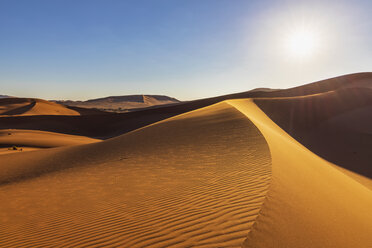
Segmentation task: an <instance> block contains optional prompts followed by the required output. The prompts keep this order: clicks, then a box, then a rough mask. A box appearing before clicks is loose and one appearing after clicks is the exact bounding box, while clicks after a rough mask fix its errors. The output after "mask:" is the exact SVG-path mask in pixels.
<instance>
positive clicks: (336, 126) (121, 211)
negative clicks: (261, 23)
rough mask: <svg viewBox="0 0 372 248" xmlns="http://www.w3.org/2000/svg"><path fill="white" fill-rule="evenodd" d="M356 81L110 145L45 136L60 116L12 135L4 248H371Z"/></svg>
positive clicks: (2, 165) (236, 107)
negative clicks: (37, 128) (12, 147)
mask: <svg viewBox="0 0 372 248" xmlns="http://www.w3.org/2000/svg"><path fill="white" fill-rule="evenodd" d="M367 76H368V77H369V76H370V75H367ZM354 77H356V76H352V77H350V78H347V79H348V80H350V82H353V84H348V87H347V88H348V90H347V91H345V90H343V89H342V88H339V87H342V85H344V84H345V78H344V77H341V78H340V79H339V80H338V81H337V80H335V79H331V80H329V81H324V82H321V83H316V84H314V85H317V87H314V85H313V86H312V87H310V86H308V85H307V86H304V87H303V88H300V89H290V90H287V91H285V90H284V91H280V92H276V91H267V93H266V92H264V93H262V94H270V95H267V96H266V97H264V96H263V95H259V97H243V98H242V99H233V98H238V97H230V98H232V99H220V98H218V99H217V98H216V99H217V100H216V99H213V100H208V101H209V102H208V101H204V102H196V103H188V105H184V106H181V107H180V106H176V107H165V108H164V113H163V112H161V114H159V113H160V112H159V111H160V110H152V112H151V113H150V114H151V115H149V114H148V112H143V113H147V115H148V116H151V117H149V118H150V119H151V120H152V124H148V123H147V122H146V125H142V124H141V126H138V128H137V129H135V130H133V131H130V132H127V133H125V134H122V135H119V136H116V137H114V138H109V139H106V140H103V141H101V140H99V139H95V138H93V136H94V135H88V136H90V137H87V136H83V135H77V134H75V135H72V134H71V133H73V132H70V134H67V133H69V132H67V131H68V130H70V129H67V128H66V126H61V130H65V131H66V132H65V133H63V132H60V133H57V132H47V131H45V130H44V131H42V130H43V127H46V124H45V123H47V124H48V125H51V124H50V123H53V122H52V121H51V120H54V119H53V118H57V117H50V119H49V121H48V122H47V121H45V118H46V117H43V118H44V119H43V120H44V122H40V123H41V124H40V127H41V128H40V129H39V130H29V129H24V128H18V129H11V130H10V129H2V130H0V144H1V145H2V148H0V200H1V204H0V246H1V247H286V248H291V247H293V248H298V247H305V248H306V247H345V248H350V247H361V248H363V247H365V248H368V247H371V244H372V235H371V234H372V225H371V223H372V214H371V212H370V211H371V206H372V180H371V179H370V178H371V175H370V174H369V173H370V171H371V169H370V166H369V167H368V166H367V165H368V164H369V165H371V161H372V159H370V158H371V157H368V150H370V147H369V148H368V144H369V142H371V138H370V137H371V135H372V134H371V129H370V125H368V123H370V122H371V116H372V115H371V112H370V109H371V107H372V101H371V99H372V98H371V96H372V93H371V91H369V90H370V89H369V86H370V84H368V83H366V75H363V76H362V80H359V77H360V76H357V78H358V80H359V81H358V80H357V81H358V82H359V83H358V82H356V81H355V80H356V79H355V78H354ZM341 79H342V80H341ZM339 81H340V82H342V83H338V82H339ZM346 81H347V80H346ZM367 81H368V80H367ZM355 82H356V83H355ZM369 82H372V81H369ZM340 85H341V86H340ZM350 85H354V86H353V87H350ZM355 85H356V86H355ZM314 88H315V89H317V91H316V90H314ZM350 89H352V90H350ZM296 92H302V93H301V94H302V95H297V93H296ZM350 92H351V93H350ZM254 94H261V93H260V92H258V93H257V92H255V93H254ZM272 94H277V95H272ZM288 95H290V96H288ZM247 96H248V95H247ZM207 103H209V104H207ZM185 106H186V107H185ZM190 106H192V107H190ZM197 106H199V107H197ZM324 106H326V107H324ZM181 108H183V110H182V111H184V112H183V113H179V112H182V111H181V110H180V109H181ZM190 108H193V109H191V110H190ZM177 111H179V112H177ZM155 113H156V115H155ZM165 113H166V114H165ZM169 113H171V115H173V117H172V116H169V115H170V114H169ZM174 113H177V114H174ZM167 114H169V115H167ZM133 115H134V114H131V115H130V116H133ZM137 115H138V114H137ZM154 116H155V117H154ZM159 116H162V118H163V120H160V121H159V119H158V118H159ZM110 117H111V116H105V117H102V118H110ZM112 117H113V120H119V119H120V118H122V119H120V123H124V122H123V120H128V119H125V118H126V117H121V116H116V115H115V116H114V115H112ZM3 118H6V121H7V122H9V123H14V122H16V121H20V120H22V121H24V120H26V119H22V118H20V119H19V117H14V119H11V118H10V117H9V116H7V117H3ZM27 118H31V117H27ZM32 118H34V119H35V120H38V118H39V117H37V116H36V117H32ZM48 118H49V117H48ZM58 118H59V117H58ZM64 118H67V117H61V118H60V120H65V119H64ZM68 118H70V117H68ZM81 118H83V117H81ZM87 118H88V119H87V120H90V119H89V118H93V117H87ZM94 118H98V117H97V116H95V117H94ZM115 118H116V119H115ZM4 120H5V119H4ZM66 120H67V119H66ZM68 120H70V119H68ZM84 120H85V119H84ZM352 120H358V121H357V122H361V123H363V124H355V123H354V122H353V121H352ZM72 121H76V120H75V119H73V120H72V119H71V122H69V123H72ZM85 121H86V120H85ZM0 122H1V120H0ZM112 122H114V121H112ZM34 123H36V122H34ZM43 123H44V124H43ZM82 123H83V124H84V122H82ZM97 123H98V122H97ZM99 123H101V124H97V125H107V124H105V123H104V122H99ZM102 123H103V124H102ZM143 123H145V122H143ZM83 124H81V125H80V126H79V128H81V129H83V127H84V126H83ZM93 124H94V123H92V124H91V125H93ZM124 124H125V123H124ZM124 124H123V125H124ZM0 125H1V124H0ZM22 125H23V123H20V125H19V127H22ZM33 125H34V124H33ZM43 125H44V126H43ZM114 125H115V126H118V124H117V123H116V124H112V126H111V127H114ZM130 125H133V124H132V122H130ZM131 128H132V126H131ZM108 129H109V128H108ZM71 130H73V129H71ZM74 130H75V129H74ZM74 130H73V131H74ZM76 130H77V131H76V132H78V131H79V130H80V129H76ZM327 130H332V131H329V132H327ZM93 131H95V130H94V129H91V132H92V133H93ZM74 132H75V131H74ZM324 133H325V134H324ZM308 134H313V135H311V136H307V135H308ZM315 134H318V135H315ZM320 134H322V135H320ZM354 135H355V136H357V137H364V139H363V140H362V141H360V142H357V141H355V140H354V139H352V138H351V137H353V136H354ZM332 137H339V139H341V137H344V139H345V140H347V141H349V143H350V142H354V143H352V144H354V146H353V149H357V151H358V153H354V152H350V154H353V155H352V156H354V158H355V159H354V161H355V162H354V163H352V162H351V161H352V160H350V159H348V156H346V155H345V154H340V156H337V153H338V152H339V151H341V153H342V152H345V153H347V151H348V149H351V148H350V147H349V146H348V145H344V144H338V143H340V142H336V143H332ZM322 138H323V139H324V142H325V143H327V144H333V146H334V147H332V148H330V149H327V148H324V147H322V146H321V145H320V144H321V142H320V141H319V140H320V139H322ZM346 143H348V142H346ZM11 145H16V146H19V147H24V148H25V150H24V151H22V152H21V151H10V152H8V153H5V152H3V153H1V151H2V150H5V149H8V148H7V147H8V146H11ZM1 149H2V150H1ZM27 149H29V150H27ZM36 149H37V150H36ZM8 151H9V150H8ZM314 151H315V152H314ZM343 158H344V159H343ZM368 159H370V160H368ZM335 161H341V163H336V162H335Z"/></svg>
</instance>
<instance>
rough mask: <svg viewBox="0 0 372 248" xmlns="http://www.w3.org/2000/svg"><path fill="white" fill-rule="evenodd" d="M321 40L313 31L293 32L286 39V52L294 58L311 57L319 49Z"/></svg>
mask: <svg viewBox="0 0 372 248" xmlns="http://www.w3.org/2000/svg"><path fill="white" fill-rule="evenodd" d="M319 38H320V37H319V35H318V33H317V32H315V31H314V30H311V29H306V28H300V29H297V30H293V31H292V32H290V33H289V34H288V36H287V37H286V40H285V46H286V50H287V52H288V53H289V55H291V56H292V57H297V58H306V57H310V56H312V55H314V53H316V52H317V50H318V49H319Z"/></svg>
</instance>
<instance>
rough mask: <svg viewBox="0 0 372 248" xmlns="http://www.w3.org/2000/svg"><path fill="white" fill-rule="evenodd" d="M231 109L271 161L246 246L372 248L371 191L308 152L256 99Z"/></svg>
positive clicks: (240, 101)
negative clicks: (256, 133)
mask: <svg viewBox="0 0 372 248" xmlns="http://www.w3.org/2000/svg"><path fill="white" fill-rule="evenodd" d="M229 104H231V105H232V106H234V107H236V108H237V109H238V110H240V111H241V112H242V113H244V114H245V115H246V116H247V117H248V118H249V119H250V120H251V121H252V122H253V123H254V124H255V125H256V126H257V127H258V129H259V130H260V131H261V132H262V134H263V135H264V137H265V139H266V141H267V142H268V145H269V147H270V153H271V157H272V179H271V184H270V188H269V191H268V193H267V195H266V199H265V202H264V205H263V207H262V209H261V211H260V214H259V216H258V218H257V220H256V222H255V225H254V227H253V228H252V230H251V231H250V233H249V235H248V238H247V240H246V241H245V243H244V247H255V248H260V247H265V248H267V247H283V248H292V247H293V248H298V247H303V248H307V247H309V248H310V247H311V248H314V247H323V248H324V247H339V248H342V247H344V248H350V247H359V248H368V247H371V244H372V236H371V233H372V225H371V223H372V215H371V214H370V211H371V206H372V191H371V190H370V189H368V188H367V187H365V186H363V185H362V184H360V183H359V182H357V181H355V180H354V179H352V178H351V177H349V176H348V175H346V174H344V173H342V172H341V171H340V170H338V169H336V168H335V166H334V165H332V164H330V163H328V162H326V161H325V160H322V159H321V158H319V157H318V156H316V155H315V154H313V153H312V152H310V151H309V150H307V149H306V148H305V147H303V146H302V145H301V144H300V143H298V142H297V141H296V140H294V139H293V138H292V137H291V136H289V135H288V134H287V133H285V132H284V131H283V130H282V129H280V128H279V127H278V126H277V125H276V124H275V123H274V122H273V121H272V120H270V119H269V118H268V117H267V116H266V115H265V114H264V112H262V111H261V110H260V109H259V108H258V107H257V106H256V105H255V104H254V103H253V102H252V101H251V100H231V101H229Z"/></svg>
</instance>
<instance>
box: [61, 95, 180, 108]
mask: <svg viewBox="0 0 372 248" xmlns="http://www.w3.org/2000/svg"><path fill="white" fill-rule="evenodd" d="M55 102H57V103H59V104H63V105H67V106H74V107H81V108H96V109H101V110H106V111H113V112H125V111H128V110H131V109H139V108H146V107H152V106H157V105H166V104H174V103H179V102H181V101H179V100H178V99H176V98H173V97H169V96H164V95H123V96H108V97H102V98H96V99H90V100H86V101H73V100H56V101H55Z"/></svg>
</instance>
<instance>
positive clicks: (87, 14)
mask: <svg viewBox="0 0 372 248" xmlns="http://www.w3.org/2000/svg"><path fill="white" fill-rule="evenodd" d="M370 13H372V1H370V0H353V1H351V0H349V1H346V0H337V1H336V0H335V1H332V0H328V1H326V0H323V1H318V0H312V1H301V0H296V1H294V0H292V1H289V0H286V1H265V0H257V1H255V0H250V1H248V0H132V1H129V0H127V1H126V0H0V94H6V95H12V96H20V97H37V98H43V99H71V100H86V99H92V98H97V97H104V96H110V95H130V94H161V95H169V96H172V97H176V98H178V99H180V100H192V99H198V98H205V97H212V96H217V95H224V94H229V93H235V92H242V91H247V90H250V89H253V88H261V87H265V88H288V87H293V86H298V85H302V84H305V83H310V82H313V81H318V80H321V79H326V78H330V77H335V76H339V75H344V74H349V73H355V72H363V71H372V47H371V45H372V17H370Z"/></svg>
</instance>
